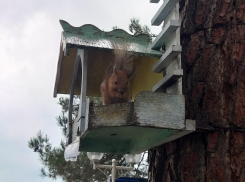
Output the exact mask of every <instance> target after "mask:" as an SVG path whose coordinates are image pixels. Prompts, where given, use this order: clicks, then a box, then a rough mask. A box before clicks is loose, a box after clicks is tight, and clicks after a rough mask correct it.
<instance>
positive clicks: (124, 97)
mask: <svg viewBox="0 0 245 182" xmlns="http://www.w3.org/2000/svg"><path fill="white" fill-rule="evenodd" d="M128 46H129V45H128V44H126V43H121V44H115V43H112V47H113V49H114V51H113V53H114V56H115V57H114V62H112V63H111V64H110V65H109V66H108V70H107V75H106V77H105V78H104V80H103V82H102V83H101V86H100V91H101V95H102V101H103V105H110V104H116V103H126V102H129V101H130V98H131V95H130V87H129V79H130V77H132V75H133V73H134V71H135V67H134V60H133V59H134V58H133V56H132V55H131V54H130V53H129V52H127V47H128Z"/></svg>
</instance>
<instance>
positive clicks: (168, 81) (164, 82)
mask: <svg viewBox="0 0 245 182" xmlns="http://www.w3.org/2000/svg"><path fill="white" fill-rule="evenodd" d="M182 76H183V70H182V69H178V70H173V71H172V72H171V73H170V74H166V75H165V76H164V77H163V78H162V79H161V80H160V81H159V82H158V83H157V84H156V85H154V87H152V91H153V92H155V91H162V90H163V89H164V88H166V87H168V86H170V85H172V84H173V83H174V82H175V81H176V80H178V79H179V78H181V77H182Z"/></svg>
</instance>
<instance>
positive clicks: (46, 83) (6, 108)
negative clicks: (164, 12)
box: [0, 0, 161, 182]
mask: <svg viewBox="0 0 245 182" xmlns="http://www.w3.org/2000/svg"><path fill="white" fill-rule="evenodd" d="M0 5H1V11H0V85H1V87H0V101H1V103H2V104H0V181H1V182H16V181H23V182H33V181H35V182H51V181H53V180H51V179H49V178H41V177H40V169H41V167H42V166H41V163H40V160H39V158H38V155H37V153H34V152H33V151H32V150H31V149H30V148H28V140H29V139H30V138H31V137H34V136H35V135H36V134H37V132H38V131H39V130H41V131H42V133H44V134H47V135H48V137H49V138H50V142H51V143H52V144H53V145H54V146H59V143H60V141H61V140H62V139H64V137H63V136H62V134H61V130H60V128H59V127H58V125H57V121H56V119H55V118H56V117H57V116H58V115H59V114H60V112H61V108H60V107H59V105H58V104H57V102H58V97H59V96H62V95H59V96H58V97H57V98H53V89H54V83H55V75H56V69H57V61H58V54H59V45H60V38H61V32H62V28H61V26H60V24H59V20H60V19H62V20H65V21H67V22H69V23H70V24H71V25H72V26H75V27H77V26H82V25H84V24H93V25H95V26H97V27H98V28H100V29H101V30H104V31H110V30H111V29H112V27H113V26H117V27H119V28H122V29H124V30H126V31H128V24H129V22H130V18H133V17H135V18H138V19H140V23H141V24H142V25H148V26H150V21H151V19H152V17H153V16H154V14H155V13H156V12H157V10H158V9H159V7H160V5H161V4H160V3H159V4H151V3H150V2H149V0H71V1H67V0H66V1H65V0H53V1H50V0H9V1H6V0H0ZM150 27H151V30H152V32H153V33H155V34H158V33H159V32H160V30H161V29H160V27H152V26H150ZM63 96H64V95H63ZM56 181H57V182H62V180H61V179H58V180H56Z"/></svg>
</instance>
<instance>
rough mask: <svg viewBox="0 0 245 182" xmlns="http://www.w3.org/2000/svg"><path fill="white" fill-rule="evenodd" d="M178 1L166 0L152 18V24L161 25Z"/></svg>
mask: <svg viewBox="0 0 245 182" xmlns="http://www.w3.org/2000/svg"><path fill="white" fill-rule="evenodd" d="M177 2H178V0H165V1H164V3H163V5H162V6H161V7H160V9H159V10H158V11H157V13H156V14H155V15H154V17H153V18H152V20H151V24H152V25H157V26H158V25H160V24H161V23H162V22H163V20H164V19H165V18H166V17H167V16H168V15H169V13H170V12H171V11H172V10H173V9H174V7H175V5H176V3H177Z"/></svg>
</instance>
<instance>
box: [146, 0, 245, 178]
mask: <svg viewBox="0 0 245 182" xmlns="http://www.w3.org/2000/svg"><path fill="white" fill-rule="evenodd" d="M180 13H181V16H182V24H181V45H182V49H183V52H182V55H181V59H182V66H183V70H184V77H183V93H184V95H185V98H186V118H187V119H193V120H196V122H197V126H212V127H214V128H215V130H214V131H206V132H195V133H192V134H189V135H187V136H185V137H182V138H180V139H178V140H175V141H172V142H170V143H168V144H165V145H161V146H159V147H156V148H154V149H151V150H150V151H149V174H148V177H149V178H148V179H149V180H148V181H149V182H170V181H171V182H197V181H198V182H204V181H207V182H236V181H237V182H242V181H245V149H244V147H245V145H244V139H245V137H244V133H245V130H244V128H245V58H244V50H245V47H244V42H245V0H180Z"/></svg>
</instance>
